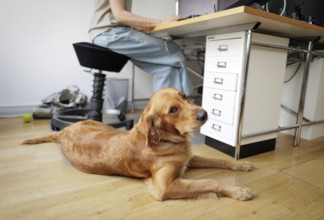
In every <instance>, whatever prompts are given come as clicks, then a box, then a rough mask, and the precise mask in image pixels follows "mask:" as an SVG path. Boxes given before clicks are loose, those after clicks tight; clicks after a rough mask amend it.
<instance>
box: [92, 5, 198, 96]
mask: <svg viewBox="0 0 324 220" xmlns="http://www.w3.org/2000/svg"><path fill="white" fill-rule="evenodd" d="M131 6H132V0H100V2H99V5H98V7H97V9H96V10H95V13H94V15H93V18H92V21H91V27H90V29H89V34H90V38H91V40H92V42H93V43H94V44H96V45H99V46H102V47H106V48H109V49H110V50H112V51H114V52H116V53H119V54H123V55H126V56H128V57H129V58H130V59H131V61H132V62H133V63H134V64H135V65H136V66H138V67H139V68H141V69H142V70H144V71H145V72H147V73H153V74H154V77H153V90H154V91H157V90H159V89H161V88H167V87H172V88H176V89H178V90H180V91H182V92H184V93H185V94H187V95H189V94H190V93H191V92H192V84H191V81H190V78H189V75H188V73H187V68H186V64H185V58H184V55H183V53H182V51H181V49H180V47H179V46H178V45H176V44H175V43H174V42H173V41H166V40H163V39H161V38H157V37H154V36H150V35H148V34H146V33H144V32H143V31H145V30H148V29H152V28H154V27H156V26H157V25H160V24H167V23H171V22H175V21H177V20H179V19H180V17H179V16H170V17H168V18H166V19H164V20H162V21H160V20H156V19H151V18H146V17H142V16H139V15H137V14H134V13H132V12H131Z"/></svg>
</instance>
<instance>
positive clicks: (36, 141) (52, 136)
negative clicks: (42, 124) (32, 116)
mask: <svg viewBox="0 0 324 220" xmlns="http://www.w3.org/2000/svg"><path fill="white" fill-rule="evenodd" d="M58 134H59V133H53V134H50V135H47V136H43V137H38V138H32V139H28V140H25V141H23V142H22V144H40V143H45V142H57V141H58Z"/></svg>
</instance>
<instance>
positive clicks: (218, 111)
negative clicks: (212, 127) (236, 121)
mask: <svg viewBox="0 0 324 220" xmlns="http://www.w3.org/2000/svg"><path fill="white" fill-rule="evenodd" d="M212 114H213V115H216V116H222V111H221V110H218V109H213V111H212Z"/></svg>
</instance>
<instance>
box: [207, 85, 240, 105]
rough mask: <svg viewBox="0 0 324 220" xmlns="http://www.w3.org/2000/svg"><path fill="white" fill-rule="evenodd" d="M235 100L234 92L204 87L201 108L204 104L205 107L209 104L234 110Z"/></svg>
mask: <svg viewBox="0 0 324 220" xmlns="http://www.w3.org/2000/svg"><path fill="white" fill-rule="evenodd" d="M235 99H236V92H233V91H226V90H219V89H212V88H207V87H204V92H203V106H204V104H206V105H207V104H208V103H209V104H211V105H213V106H226V107H228V108H234V106H235Z"/></svg>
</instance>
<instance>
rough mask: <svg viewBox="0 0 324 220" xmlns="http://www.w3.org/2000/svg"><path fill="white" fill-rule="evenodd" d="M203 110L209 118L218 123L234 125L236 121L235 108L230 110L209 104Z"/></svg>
mask: <svg viewBox="0 0 324 220" xmlns="http://www.w3.org/2000/svg"><path fill="white" fill-rule="evenodd" d="M203 108H204V109H205V110H206V111H207V112H208V117H209V118H212V119H215V120H217V121H221V122H224V123H226V124H230V125H232V124H233V121H234V108H228V107H225V106H221V105H219V106H215V105H211V104H207V105H206V106H203Z"/></svg>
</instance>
